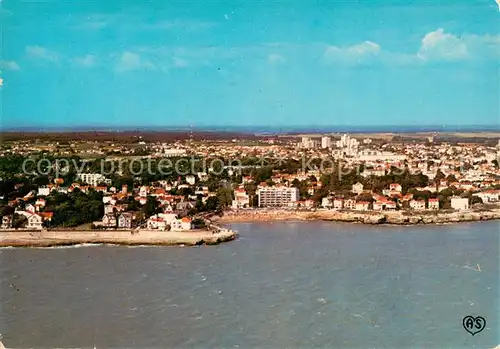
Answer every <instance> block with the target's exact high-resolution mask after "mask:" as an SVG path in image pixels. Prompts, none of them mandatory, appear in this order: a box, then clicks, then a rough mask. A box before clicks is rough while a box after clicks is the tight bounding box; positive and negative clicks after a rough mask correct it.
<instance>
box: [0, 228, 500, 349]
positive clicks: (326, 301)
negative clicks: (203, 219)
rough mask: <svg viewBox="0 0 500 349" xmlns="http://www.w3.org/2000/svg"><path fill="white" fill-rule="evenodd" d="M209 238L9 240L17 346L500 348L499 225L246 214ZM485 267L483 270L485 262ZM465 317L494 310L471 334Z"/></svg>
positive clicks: (4, 311)
mask: <svg viewBox="0 0 500 349" xmlns="http://www.w3.org/2000/svg"><path fill="white" fill-rule="evenodd" d="M233 227H234V228H235V229H237V230H238V231H239V233H240V239H239V240H238V241H235V242H230V243H226V244H222V245H219V246H206V247H186V248H179V247H134V248H126V247H117V246H104V245H99V246H81V247H79V248H58V249H17V248H14V249H2V250H0V262H1V265H0V276H1V288H0V291H1V294H0V295H1V298H0V300H1V303H0V304H1V308H0V332H1V333H2V335H3V342H4V344H5V345H7V346H8V347H36V348H43V347H45V348H49V347H50V348H52V347H93V346H94V345H95V346H96V347H97V348H110V347H114V348H118V347H119V348H127V347H128V348H167V347H176V348H215V347H218V348H222V347H223V348H235V347H239V348H254V347H261V348H263V347H266V348H314V347H323V348H492V347H494V346H496V345H497V344H499V343H500V339H499V328H500V324H499V321H498V312H499V302H498V298H499V297H498V296H499V282H498V281H499V224H498V222H480V223H470V224H460V225H442V226H412V227H398V226H366V225H361V224H340V223H330V222H289V223H251V224H250V223H248V224H234V225H233ZM478 264H479V267H480V270H481V271H477V268H478V267H477V265H478ZM466 315H473V316H478V315H480V316H483V317H484V318H485V319H486V321H487V326H486V329H485V330H484V331H482V332H481V333H479V334H476V335H475V336H471V335H470V334H468V333H467V332H465V331H464V329H463V327H462V318H463V317H464V316H466Z"/></svg>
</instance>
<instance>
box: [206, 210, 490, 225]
mask: <svg viewBox="0 0 500 349" xmlns="http://www.w3.org/2000/svg"><path fill="white" fill-rule="evenodd" d="M211 219H212V220H214V221H216V222H217V223H218V224H230V223H251V222H275V221H317V220H320V221H334V222H343V223H363V224H371V225H382V224H386V225H417V224H447V223H461V222H477V221H487V220H498V219H500V207H495V208H493V209H490V210H487V211H473V210H467V211H454V212H441V211H434V212H433V211H425V212H411V211H380V212H373V211H366V212H363V211H337V210H327V209H324V210H315V211H300V210H280V209H274V210H269V209H253V210H238V211H225V212H224V214H223V215H222V216H212V217H211Z"/></svg>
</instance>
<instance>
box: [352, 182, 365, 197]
mask: <svg viewBox="0 0 500 349" xmlns="http://www.w3.org/2000/svg"><path fill="white" fill-rule="evenodd" d="M352 192H353V193H354V194H361V193H362V192H363V184H361V183H359V182H358V183H356V184H353V185H352Z"/></svg>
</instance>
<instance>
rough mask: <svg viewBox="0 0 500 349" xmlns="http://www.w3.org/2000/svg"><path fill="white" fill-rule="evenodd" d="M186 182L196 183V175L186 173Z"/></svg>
mask: <svg viewBox="0 0 500 349" xmlns="http://www.w3.org/2000/svg"><path fill="white" fill-rule="evenodd" d="M186 182H188V183H189V184H191V185H194V183H196V177H195V176H193V175H187V176H186Z"/></svg>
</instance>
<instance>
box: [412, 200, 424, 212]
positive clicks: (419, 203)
mask: <svg viewBox="0 0 500 349" xmlns="http://www.w3.org/2000/svg"><path fill="white" fill-rule="evenodd" d="M410 208H411V209H413V210H425V200H410Z"/></svg>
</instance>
